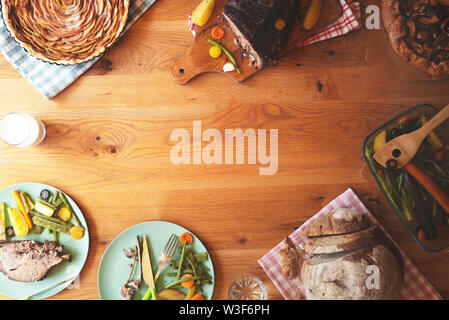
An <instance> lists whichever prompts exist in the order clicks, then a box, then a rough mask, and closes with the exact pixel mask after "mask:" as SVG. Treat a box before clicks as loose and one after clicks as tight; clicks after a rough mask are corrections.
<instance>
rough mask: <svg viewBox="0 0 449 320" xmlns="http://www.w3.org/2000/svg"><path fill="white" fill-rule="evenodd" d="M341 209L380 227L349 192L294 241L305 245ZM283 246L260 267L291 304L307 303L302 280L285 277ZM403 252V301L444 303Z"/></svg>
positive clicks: (328, 206)
mask: <svg viewBox="0 0 449 320" xmlns="http://www.w3.org/2000/svg"><path fill="white" fill-rule="evenodd" d="M337 208H348V209H353V210H357V211H359V212H361V213H363V214H366V215H367V216H368V217H369V219H370V220H372V222H373V223H376V224H379V222H378V221H377V220H376V218H374V216H373V215H372V214H371V213H370V212H369V211H368V209H366V207H365V206H364V205H363V203H362V202H361V201H360V199H359V198H358V197H357V196H356V194H355V193H354V191H352V190H351V189H348V190H347V191H346V192H344V193H343V194H342V195H340V196H339V197H338V198H337V199H335V200H334V201H332V202H331V203H329V204H328V205H327V206H326V207H325V208H323V209H322V210H321V211H320V212H318V213H317V214H316V215H314V216H313V217H312V218H310V219H309V220H308V221H307V222H305V223H304V224H303V225H302V226H301V227H300V228H299V229H298V230H296V231H295V232H293V233H292V234H291V235H290V239H291V240H292V241H293V243H295V244H296V245H299V244H300V243H302V242H304V240H305V239H303V238H301V237H300V235H299V234H300V232H301V230H303V229H304V227H305V226H307V225H308V224H310V222H311V221H312V220H314V219H316V218H318V217H320V216H322V215H324V214H326V213H328V212H329V211H331V210H334V209H337ZM379 226H380V225H379ZM380 228H381V229H382V231H383V232H385V234H386V235H387V236H388V237H389V238H390V239H391V241H392V242H393V243H394V245H395V246H396V247H398V245H397V244H396V243H395V242H394V240H393V239H392V238H391V237H390V235H388V233H387V232H386V231H385V229H384V228H383V227H382V226H380ZM283 245H284V244H283V242H281V243H279V244H278V245H277V246H276V247H274V248H273V249H272V250H271V251H270V252H268V253H267V254H266V255H264V256H263V257H262V258H261V259H260V260H259V264H260V265H261V266H262V268H263V269H264V270H265V272H266V273H267V275H268V277H269V278H270V279H271V280H272V281H273V283H274V284H275V285H276V287H277V288H278V289H279V291H280V292H281V294H282V296H283V297H284V298H285V299H287V300H297V299H304V293H303V290H302V283H301V281H300V279H299V278H297V279H294V280H290V279H288V278H287V277H285V276H284V274H283V273H282V265H281V263H280V261H279V255H278V251H279V250H280V249H281V248H282V247H283ZM398 249H399V251H400V252H401V255H402V259H403V260H404V285H403V287H402V291H401V299H403V300H441V299H442V298H441V296H440V295H439V293H438V292H437V291H436V290H435V288H434V287H433V286H432V285H431V284H430V282H429V281H428V280H427V279H426V278H425V277H424V276H423V275H422V274H421V273H420V272H419V271H418V269H417V268H416V267H415V265H414V264H413V263H412V261H411V260H410V259H409V258H408V257H407V256H406V255H405V253H404V252H403V251H402V250H401V249H400V248H399V247H398Z"/></svg>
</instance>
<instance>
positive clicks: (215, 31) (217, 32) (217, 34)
mask: <svg viewBox="0 0 449 320" xmlns="http://www.w3.org/2000/svg"><path fill="white" fill-rule="evenodd" d="M223 36H224V30H223V28H221V27H214V28H212V38H214V39H216V40H220V39H221V38H223Z"/></svg>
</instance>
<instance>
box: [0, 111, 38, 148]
mask: <svg viewBox="0 0 449 320" xmlns="http://www.w3.org/2000/svg"><path fill="white" fill-rule="evenodd" d="M45 133H46V130H45V125H44V124H43V123H42V121H41V120H39V119H36V118H35V117H33V116H32V115H30V114H28V113H22V112H11V113H8V114H6V115H5V116H4V117H3V118H2V119H1V120H0V138H1V139H2V140H3V141H4V142H5V143H6V144H9V145H11V146H16V147H20V148H27V147H32V146H36V145H38V144H39V143H41V142H42V141H43V140H44V138H45Z"/></svg>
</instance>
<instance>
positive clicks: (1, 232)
mask: <svg viewBox="0 0 449 320" xmlns="http://www.w3.org/2000/svg"><path fill="white" fill-rule="evenodd" d="M0 240H6V215H5V204H4V203H3V202H2V203H0Z"/></svg>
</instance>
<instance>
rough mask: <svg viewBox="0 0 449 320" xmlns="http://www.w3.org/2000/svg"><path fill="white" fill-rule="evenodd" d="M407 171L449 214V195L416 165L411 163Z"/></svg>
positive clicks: (407, 166)
mask: <svg viewBox="0 0 449 320" xmlns="http://www.w3.org/2000/svg"><path fill="white" fill-rule="evenodd" d="M405 170H407V172H408V173H410V174H411V175H412V176H413V177H414V178H415V179H416V180H417V181H418V182H419V183H420V184H421V185H422V186H423V187H424V189H426V190H427V191H428V192H429V193H430V194H431V195H432V196H433V197H434V198H435V200H436V201H437V202H438V203H439V204H440V206H441V208H443V210H444V211H446V213H449V195H448V194H447V193H446V192H445V191H444V190H443V189H441V188H440V186H439V185H437V184H436V183H435V182H434V181H433V180H432V178H430V177H429V176H428V175H427V174H426V173H425V172H424V171H422V170H421V169H420V168H418V167H417V166H416V165H415V164H414V163H412V162H409V163H408V164H407V165H406V166H405Z"/></svg>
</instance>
